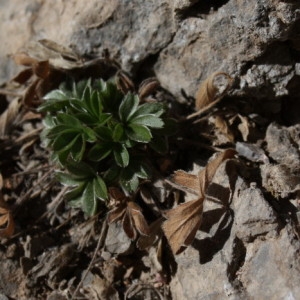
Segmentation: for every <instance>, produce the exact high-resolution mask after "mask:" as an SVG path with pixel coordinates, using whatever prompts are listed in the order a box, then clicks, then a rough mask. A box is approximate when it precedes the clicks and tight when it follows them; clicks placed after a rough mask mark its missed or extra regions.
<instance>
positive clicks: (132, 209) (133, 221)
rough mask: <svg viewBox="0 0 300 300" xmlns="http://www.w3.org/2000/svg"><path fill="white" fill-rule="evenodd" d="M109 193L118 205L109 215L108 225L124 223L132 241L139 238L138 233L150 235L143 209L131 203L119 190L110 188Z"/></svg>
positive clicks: (124, 227)
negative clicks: (118, 222)
mask: <svg viewBox="0 0 300 300" xmlns="http://www.w3.org/2000/svg"><path fill="white" fill-rule="evenodd" d="M109 193H110V197H111V198H112V199H113V200H115V201H116V202H117V203H118V204H117V206H116V208H114V209H113V210H111V211H110V212H109V213H108V214H107V221H108V223H113V222H117V221H122V226H123V229H124V231H125V233H126V234H127V236H128V237H129V238H130V239H132V240H134V239H136V238H137V232H139V233H140V234H141V235H149V233H150V231H149V226H148V224H147V222H146V220H145V218H144V216H143V214H142V209H141V208H140V207H139V206H138V205H137V204H136V203H135V202H133V201H130V198H129V197H126V196H125V195H124V194H123V193H122V192H121V191H120V190H119V189H116V188H110V189H109Z"/></svg>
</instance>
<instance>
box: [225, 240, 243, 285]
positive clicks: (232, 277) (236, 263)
mask: <svg viewBox="0 0 300 300" xmlns="http://www.w3.org/2000/svg"><path fill="white" fill-rule="evenodd" d="M246 252H247V249H246V247H245V246H244V243H243V242H242V241H241V240H240V239H239V238H237V237H235V239H234V241H233V249H232V261H231V263H230V264H228V266H227V276H228V280H229V282H230V283H231V284H232V285H233V286H234V287H235V288H236V289H238V290H241V289H243V284H242V282H241V281H239V279H238V276H237V275H238V274H237V273H238V271H239V270H240V269H241V267H242V266H243V265H244V263H245V257H246Z"/></svg>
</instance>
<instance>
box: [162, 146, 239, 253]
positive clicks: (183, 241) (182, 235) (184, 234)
mask: <svg viewBox="0 0 300 300" xmlns="http://www.w3.org/2000/svg"><path fill="white" fill-rule="evenodd" d="M235 153H236V151H235V150H233V149H227V150H225V151H224V152H222V153H220V154H218V155H217V157H216V158H215V159H213V160H212V161H210V162H209V163H208V164H207V166H206V167H205V168H204V169H203V170H201V171H200V172H199V173H198V175H192V174H189V173H187V172H185V171H182V170H178V171H176V172H175V173H174V176H173V183H174V184H175V185H177V186H178V189H181V190H184V191H191V192H193V193H194V194H197V196H198V198H197V199H196V200H192V201H189V202H186V203H183V204H181V205H179V206H177V207H176V208H173V209H171V210H169V211H167V212H165V213H164V215H165V217H166V219H167V220H166V221H165V222H164V223H163V225H162V229H163V231H164V233H165V235H166V237H167V240H168V242H169V244H170V247H171V249H172V252H173V253H174V254H179V253H180V252H182V251H183V250H184V247H187V246H189V245H190V244H191V243H192V242H193V240H194V238H195V235H196V232H197V230H198V229H199V227H200V224H201V220H202V213H203V202H204V200H205V192H206V190H207V187H208V185H209V184H210V182H211V181H212V179H213V177H214V175H215V173H216V171H217V169H218V167H219V166H220V164H221V163H222V162H223V161H224V160H226V159H229V158H232V157H233V156H234V155H235Z"/></svg>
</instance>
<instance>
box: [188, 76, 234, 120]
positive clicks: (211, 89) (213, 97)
mask: <svg viewBox="0 0 300 300" xmlns="http://www.w3.org/2000/svg"><path fill="white" fill-rule="evenodd" d="M224 80H225V83H224ZM232 83H233V78H232V77H230V76H229V75H228V74H227V73H224V72H216V73H213V74H211V75H210V76H209V77H208V78H207V79H206V80H204V81H203V82H202V83H201V84H200V86H199V89H198V91H197V93H196V95H195V108H196V110H197V111H196V112H195V113H193V114H191V115H189V116H188V117H187V119H191V118H193V117H196V116H198V115H200V114H202V113H204V112H206V111H207V110H209V109H210V108H212V107H213V106H214V105H216V104H217V103H218V102H219V101H220V100H221V99H222V98H223V97H224V96H225V94H226V93H227V92H228V90H229V89H230V88H231V86H232Z"/></svg>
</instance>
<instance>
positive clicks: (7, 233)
mask: <svg viewBox="0 0 300 300" xmlns="http://www.w3.org/2000/svg"><path fill="white" fill-rule="evenodd" d="M2 186H3V178H2V175H1V174H0V238H1V237H2V238H8V237H11V236H12V235H13V233H14V231H15V223H14V220H13V216H12V213H11V211H10V210H9V209H8V208H7V205H6V203H5V202H4V200H3V195H2V191H1V189H2Z"/></svg>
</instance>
